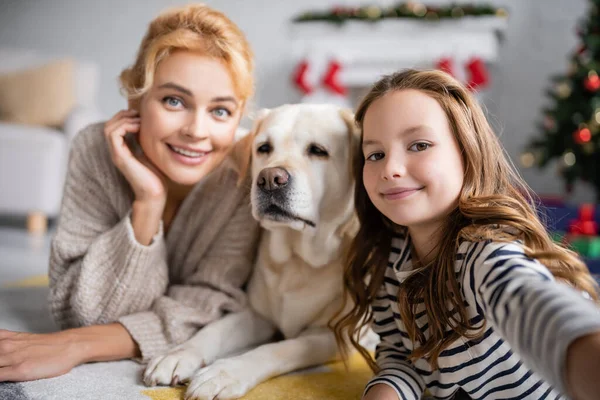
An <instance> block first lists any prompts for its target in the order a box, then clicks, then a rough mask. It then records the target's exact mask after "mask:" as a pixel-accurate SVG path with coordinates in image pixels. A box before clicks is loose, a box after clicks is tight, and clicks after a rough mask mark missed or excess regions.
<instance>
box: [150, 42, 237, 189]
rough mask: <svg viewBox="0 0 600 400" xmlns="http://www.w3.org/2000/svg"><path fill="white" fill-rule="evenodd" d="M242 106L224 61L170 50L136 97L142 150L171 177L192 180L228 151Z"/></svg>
mask: <svg viewBox="0 0 600 400" xmlns="http://www.w3.org/2000/svg"><path fill="white" fill-rule="evenodd" d="M243 106H244V104H243V101H242V99H241V98H240V97H239V96H238V95H237V94H236V92H235V90H234V85H233V82H232V79H231V76H230V73H229V71H228V69H227V67H226V66H225V64H223V63H222V62H221V61H220V60H217V59H214V58H210V57H207V56H204V55H201V54H198V53H194V52H191V51H175V52H173V53H171V54H170V55H169V56H168V57H167V58H165V59H164V60H162V61H161V62H160V63H159V65H158V67H157V69H156V71H155V75H154V83H153V84H152V87H151V88H150V89H149V91H148V92H147V93H145V94H144V96H143V97H142V99H141V102H140V106H139V113H140V134H139V141H140V145H141V147H142V150H143V151H144V154H145V155H146V157H147V158H148V159H149V160H150V162H152V163H153V164H154V166H156V167H157V168H158V169H159V170H160V171H161V172H162V173H163V174H164V175H165V176H166V177H167V178H168V179H169V180H170V181H172V183H175V184H176V185H178V186H179V185H180V186H193V185H194V184H196V183H197V182H199V181H200V180H202V178H204V177H205V176H206V175H208V174H209V173H210V172H211V171H212V170H213V169H214V168H215V167H216V166H217V165H219V163H220V162H221V161H222V160H223V158H224V157H225V155H226V154H227V151H228V150H229V148H230V147H231V145H232V144H233V141H234V135H235V131H236V129H237V127H238V124H239V121H240V117H241V114H242V109H243Z"/></svg>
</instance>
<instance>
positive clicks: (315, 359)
mask: <svg viewBox="0 0 600 400" xmlns="http://www.w3.org/2000/svg"><path fill="white" fill-rule="evenodd" d="M357 145H358V135H357V132H356V129H355V125H354V120H353V116H352V114H351V113H350V112H349V111H347V110H343V109H340V108H339V107H337V106H333V105H314V104H299V105H298V104H296V105H285V106H281V107H279V108H276V109H273V110H266V111H264V112H263V113H262V115H260V116H259V118H257V120H256V122H255V124H254V128H253V130H252V132H251V133H250V134H249V135H248V136H247V137H246V138H244V139H242V140H241V141H240V142H238V143H237V145H236V148H235V150H234V152H235V153H237V157H238V158H241V161H240V164H241V165H246V166H249V168H250V170H251V173H252V189H251V202H252V214H253V216H254V217H255V218H256V219H257V220H258V221H259V222H260V224H261V226H262V227H263V228H264V230H263V232H262V236H261V241H260V244H259V248H258V255H257V259H256V265H255V268H254V270H253V274H252V277H251V278H250V281H249V282H248V288H247V289H248V290H247V291H248V298H249V303H250V308H249V309H247V310H246V311H243V312H240V313H235V314H229V315H226V316H225V317H223V318H222V319H220V320H218V321H216V322H214V323H211V324H209V325H207V326H205V327H204V328H202V329H201V330H200V331H199V332H198V333H197V334H196V335H195V336H194V337H192V338H191V339H190V340H188V341H187V342H185V343H183V344H181V345H179V346H176V347H175V348H173V349H172V350H171V351H170V352H169V353H168V354H166V355H164V356H161V357H157V358H155V359H153V360H151V362H150V363H149V364H148V367H147V368H146V371H145V373H144V382H145V383H146V384H148V385H155V384H164V385H169V384H177V383H179V382H185V381H189V386H188V389H187V392H186V399H211V400H212V399H215V398H218V399H234V398H238V397H241V396H243V395H244V394H245V393H247V392H248V391H249V390H250V389H252V388H253V387H254V386H256V385H257V384H259V383H260V382H262V381H265V380H267V379H269V378H271V377H274V376H277V375H281V374H285V373H287V372H291V371H294V370H298V369H302V368H306V367H310V366H315V365H319V364H323V363H326V362H328V361H331V360H334V359H336V358H337V354H338V353H337V346H336V342H335V338H334V336H333V333H332V332H331V331H330V330H329V329H328V327H327V324H328V322H329V320H330V319H331V318H332V317H333V316H334V315H335V313H336V312H337V311H338V310H339V309H340V307H341V304H342V300H343V283H342V279H343V260H344V253H345V251H346V249H347V248H348V245H349V243H350V241H351V239H352V237H353V235H354V234H355V233H356V231H357V229H358V223H357V219H356V217H355V214H354V202H353V193H354V181H353V178H352V169H351V159H352V153H353V151H354V149H355V148H356V146H357ZM246 147H247V148H246ZM276 333H280V334H281V335H282V336H283V340H281V341H278V342H269V341H271V340H272V339H273V337H274V335H275V334H276ZM266 342H269V343H267V344H263V345H262V346H259V347H255V348H253V349H252V350H250V351H247V352H243V353H241V354H239V355H237V356H234V357H229V358H223V357H224V356H225V355H228V354H231V353H235V352H239V351H240V350H242V349H248V348H252V347H254V346H256V345H258V344H261V343H266ZM201 367H204V368H202V369H200V368H201ZM199 369H200V370H199ZM198 370H199V371H198Z"/></svg>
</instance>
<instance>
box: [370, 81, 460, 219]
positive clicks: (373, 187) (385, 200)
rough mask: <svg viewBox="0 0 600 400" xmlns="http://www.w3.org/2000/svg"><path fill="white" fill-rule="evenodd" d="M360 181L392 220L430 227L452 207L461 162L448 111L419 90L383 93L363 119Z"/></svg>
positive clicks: (457, 185) (455, 202)
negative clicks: (361, 180) (361, 177)
mask: <svg viewBox="0 0 600 400" xmlns="http://www.w3.org/2000/svg"><path fill="white" fill-rule="evenodd" d="M362 150H363V154H364V157H365V166H364V169H363V179H364V186H365V189H366V191H367V193H368V195H369V198H370V199H371V201H372V202H373V204H374V205H375V207H377V209H378V210H379V211H380V212H381V213H383V214H384V215H385V216H386V217H388V218H389V219H390V220H392V221H393V222H395V223H396V224H398V225H403V226H407V227H408V228H409V229H426V230H427V231H432V230H434V229H436V228H438V227H439V226H440V224H441V223H442V222H443V220H444V218H445V217H446V216H447V215H448V214H449V213H450V212H451V211H452V210H453V209H454V208H455V207H456V205H457V202H458V197H459V195H460V191H461V188H462V185H463V179H464V166H463V162H462V157H461V154H460V151H459V148H458V144H457V142H456V139H455V138H454V135H453V134H452V131H451V129H450V125H449V123H448V120H447V118H446V114H445V112H444V110H443V109H442V107H441V106H440V105H439V103H438V102H437V101H436V100H435V99H433V98H432V97H430V96H428V95H426V94H424V93H423V92H420V91H417V90H400V91H394V92H391V93H388V94H386V95H385V96H383V97H381V98H379V99H377V100H376V101H374V102H373V103H372V104H371V106H370V107H369V108H368V110H367V112H366V114H365V118H364V121H363V145H362Z"/></svg>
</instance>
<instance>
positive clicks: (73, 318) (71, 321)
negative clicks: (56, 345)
mask: <svg viewBox="0 0 600 400" xmlns="http://www.w3.org/2000/svg"><path fill="white" fill-rule="evenodd" d="M103 146H105V142H104V139H103V136H102V125H101V124H97V125H91V126H90V127H88V128H86V129H85V130H84V131H82V132H81V133H80V134H79V135H78V136H77V137H76V138H75V139H74V142H73V147H72V149H71V153H70V158H69V165H68V171H67V178H66V182H65V187H64V192H63V200H62V205H61V213H60V219H59V223H58V227H57V232H56V234H55V236H54V238H53V240H52V245H51V252H50V262H49V277H50V299H49V305H50V309H51V312H52V314H53V316H54V318H55V320H56V322H57V323H58V325H59V326H61V327H63V328H67V327H77V326H85V325H92V324H102V323H109V322H114V321H116V320H117V319H118V318H119V317H121V316H123V315H127V314H131V313H134V312H138V311H140V310H145V309H149V308H150V306H151V305H152V303H153V302H154V300H155V299H156V298H158V297H160V296H161V295H163V293H164V292H165V290H166V287H167V283H168V271H167V264H166V249H165V243H164V239H163V234H162V228H161V229H160V230H159V232H157V234H156V235H155V236H154V238H153V240H152V243H151V244H150V245H149V246H143V245H141V244H139V243H138V242H137V241H136V239H135V236H134V234H133V228H132V226H131V220H130V217H129V214H127V215H125V217H121V218H120V217H119V214H118V213H117V211H116V210H115V208H114V204H113V202H111V199H110V196H109V191H113V193H114V192H117V191H124V190H126V188H123V187H122V184H120V183H119V181H118V180H117V179H114V177H115V176H116V175H115V174H116V172H115V170H114V167H112V164H109V163H110V159H108V160H107V159H106V152H107V150H106V149H105V148H104V147H103ZM120 185H121V186H120ZM122 197H123V198H126V197H127V196H126V195H123V196H122ZM123 201H126V200H123ZM129 207H130V205H129ZM140 282H143V284H140Z"/></svg>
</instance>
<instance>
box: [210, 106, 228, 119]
mask: <svg viewBox="0 0 600 400" xmlns="http://www.w3.org/2000/svg"><path fill="white" fill-rule="evenodd" d="M211 112H212V114H213V115H214V116H215V117H217V118H218V119H225V118H227V117H230V116H231V112H230V111H229V110H228V109H226V108H223V107H219V108H215V109H214V110H212V111H211Z"/></svg>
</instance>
